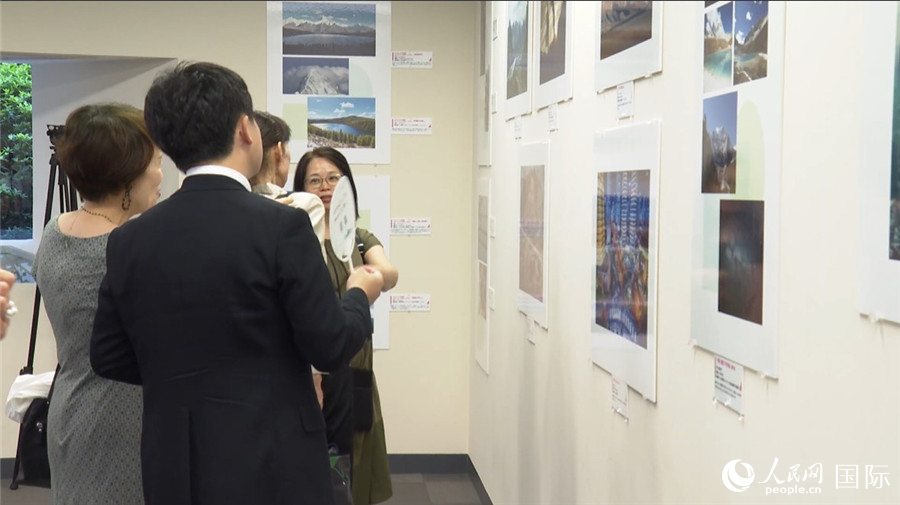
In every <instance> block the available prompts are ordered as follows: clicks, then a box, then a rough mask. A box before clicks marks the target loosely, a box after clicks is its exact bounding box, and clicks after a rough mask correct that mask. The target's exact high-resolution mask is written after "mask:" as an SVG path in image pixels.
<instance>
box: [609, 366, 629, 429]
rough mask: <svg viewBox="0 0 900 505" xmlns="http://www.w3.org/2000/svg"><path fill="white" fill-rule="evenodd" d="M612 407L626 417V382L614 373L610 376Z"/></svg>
mask: <svg viewBox="0 0 900 505" xmlns="http://www.w3.org/2000/svg"><path fill="white" fill-rule="evenodd" d="M612 409H613V410H614V411H616V414H619V415H620V416H622V417H624V418H625V419H628V384H625V381H623V380H622V379H620V378H619V377H616V376H615V375H613V376H612Z"/></svg>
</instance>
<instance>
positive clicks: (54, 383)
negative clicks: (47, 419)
mask: <svg viewBox="0 0 900 505" xmlns="http://www.w3.org/2000/svg"><path fill="white" fill-rule="evenodd" d="M58 377H59V363H57V364H56V373H54V374H53V382H51V383H50V390H49V391H47V401H48V402H49V401H50V398H53V388H55V387H56V379H57V378H58Z"/></svg>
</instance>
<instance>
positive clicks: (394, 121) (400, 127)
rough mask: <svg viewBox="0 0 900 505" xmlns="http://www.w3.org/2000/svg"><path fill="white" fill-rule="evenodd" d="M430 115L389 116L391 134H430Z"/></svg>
mask: <svg viewBox="0 0 900 505" xmlns="http://www.w3.org/2000/svg"><path fill="white" fill-rule="evenodd" d="M431 123H432V121H431V118H430V117H395V118H391V134H393V135H431V126H432V125H431Z"/></svg>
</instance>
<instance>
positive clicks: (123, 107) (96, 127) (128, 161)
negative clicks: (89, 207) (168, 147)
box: [56, 103, 155, 202]
mask: <svg viewBox="0 0 900 505" xmlns="http://www.w3.org/2000/svg"><path fill="white" fill-rule="evenodd" d="M57 144H58V145H57V146H56V150H57V156H58V158H59V166H60V169H61V170H62V171H63V172H65V174H66V176H67V177H68V178H69V179H70V180H71V181H72V184H73V185H74V186H75V189H77V190H78V193H79V194H81V197H82V198H84V199H85V200H90V201H95V202H96V201H100V200H103V199H104V198H106V197H107V196H109V195H113V194H115V193H118V192H119V191H121V190H123V189H127V188H129V187H130V186H131V184H132V183H133V182H134V181H135V180H136V179H137V178H138V177H140V176H141V175H142V174H143V173H144V172H145V171H146V170H147V166H148V165H150V160H152V159H153V151H154V149H155V146H154V145H153V140H152V139H151V138H150V134H149V133H148V132H147V126H146V125H145V124H144V115H143V114H142V113H141V110H140V109H138V108H137V107H134V106H131V105H127V104H123V103H101V104H92V105H83V106H81V107H78V108H77V109H75V110H73V111H72V112H71V113H70V114H69V116H68V117H67V118H66V126H65V133H63V135H62V138H60V139H59V140H58V142H57Z"/></svg>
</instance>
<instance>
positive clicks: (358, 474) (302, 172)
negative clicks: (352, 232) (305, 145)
mask: <svg viewBox="0 0 900 505" xmlns="http://www.w3.org/2000/svg"><path fill="white" fill-rule="evenodd" d="M341 177H347V178H348V179H349V180H350V186H351V188H352V190H353V200H354V203H355V202H357V198H356V184H355V183H354V181H353V174H352V173H351V172H350V164H349V163H347V159H346V158H344V155H343V154H341V153H340V152H339V151H337V150H336V149H333V148H330V147H319V148H316V149H313V150H312V151H309V152H307V153H306V154H304V155H303V157H302V158H301V159H300V161H299V162H298V163H297V172H296V173H295V174H294V191H306V192H309V193H313V194H315V195H317V196H318V197H319V198H320V199H321V200H322V203H323V204H324V205H325V252H326V255H327V257H328V260H327V261H326V264H327V266H328V271H329V273H330V274H331V281H332V283H333V285H334V289H335V292H336V293H337V295H338V296H343V294H344V291H345V289H346V288H345V284H346V282H347V277H348V276H349V275H350V270H349V269H348V267H347V265H346V264H345V263H344V262H342V261H340V260H339V259H338V258H337V256H336V255H335V253H334V250H333V249H332V247H331V240H330V230H329V228H328V219H329V213H330V211H331V197H332V193H333V191H334V187H335V186H336V185H337V182H338V181H339V180H340V178H341ZM357 207H358V205H357ZM358 217H359V215H358V213H357V218H358ZM357 241H358V243H359V247H357V248H355V249H354V251H353V257H352V264H353V265H354V267H358V266H361V265H363V264H365V265H368V266H370V267H373V268H376V269H378V270H379V271H380V272H381V274H382V276H383V277H384V288H383V291H387V290H389V289H391V288H393V287H394V286H395V285H396V284H397V277H398V272H397V268H395V267H394V266H393V265H392V264H391V262H390V261H389V260H388V258H387V255H386V254H385V252H384V247H383V246H382V245H381V242H379V240H378V238H376V237H375V235H373V234H372V233H370V232H369V231H368V230H365V229H362V228H357ZM372 354H373V351H372V341H371V340H368V341H367V342H366V344H365V345H364V346H363V348H362V350H360V351H359V353H357V355H356V356H354V357H353V360H352V361H351V362H350V367H349V368H347V369H344V370H340V371H338V372H333V373H331V374H328V375H324V376H321V385H322V393H323V397H324V402H323V407H322V411H323V414H324V416H325V424H326V426H327V431H328V442H329V443H330V444H335V445H336V446H337V447H338V450H339V452H340V453H342V454H346V453H348V452H349V453H352V455H353V470H352V473H351V476H352V489H353V503H354V505H369V504H372V503H379V502H382V501H385V500H387V499H388V498H390V497H391V495H392V494H393V490H392V488H391V471H390V467H389V466H388V457H387V444H386V442H385V436H384V420H383V418H382V416H381V401H380V400H379V398H378V388H377V386H376V384H375V377H374V374H371V372H372ZM351 369H354V370H353V372H355V373H353V372H351ZM367 372H368V375H371V381H372V400H371V401H372V417H371V425H370V426H369V427H368V428H364V429H358V426H357V425H358V423H359V421H360V419H359V417H360V416H359V412H357V415H356V416H354V409H353V407H352V405H353V396H354V395H353V386H354V384H353V377H354V375H355V376H357V377H359V376H360V375H362V376H367ZM357 387H359V384H357ZM358 410H364V409H358Z"/></svg>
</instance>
